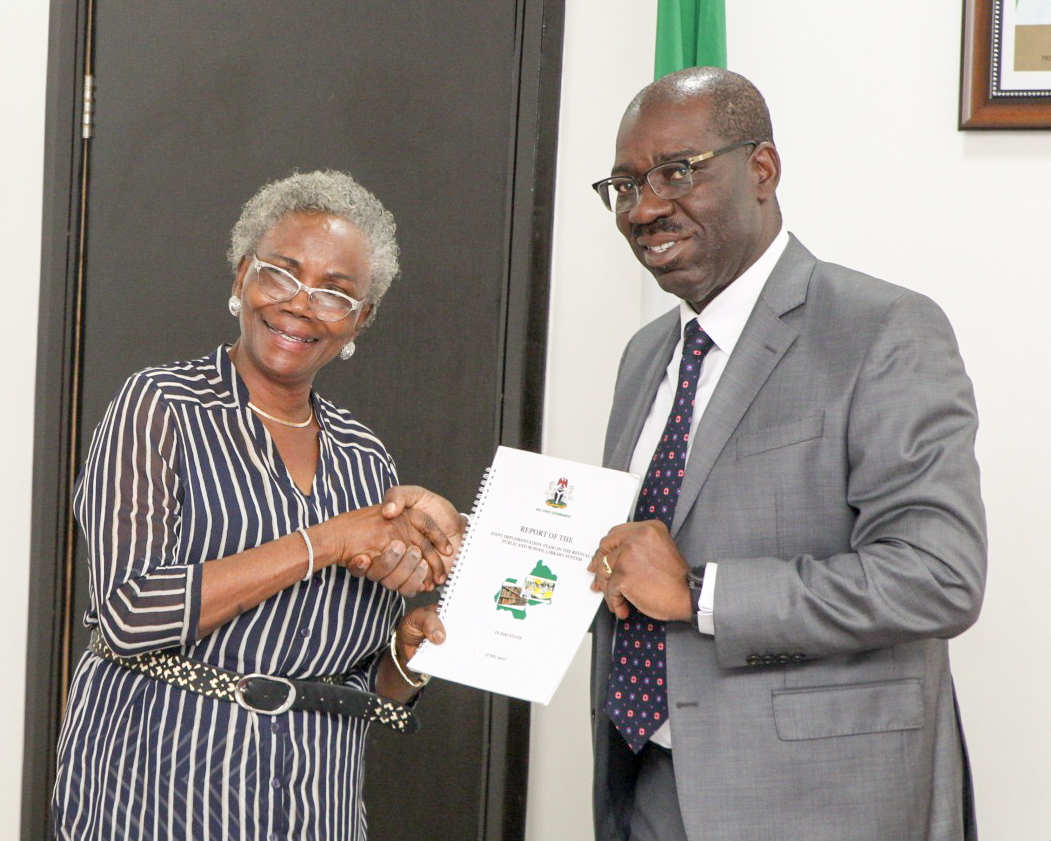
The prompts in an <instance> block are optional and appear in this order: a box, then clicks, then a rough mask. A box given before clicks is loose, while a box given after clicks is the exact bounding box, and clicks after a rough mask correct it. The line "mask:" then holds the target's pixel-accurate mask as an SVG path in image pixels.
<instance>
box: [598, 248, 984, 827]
mask: <svg viewBox="0 0 1051 841" xmlns="http://www.w3.org/2000/svg"><path fill="white" fill-rule="evenodd" d="M678 329H679V320H678V313H677V312H675V311H673V312H670V313H668V314H666V315H665V316H663V317H661V318H659V319H657V320H656V321H654V322H652V323H651V324H649V325H647V326H646V327H644V328H643V329H642V330H640V331H639V332H638V333H637V334H636V335H635V337H634V338H633V339H632V340H631V342H630V343H629V345H628V347H627V349H626V350H625V353H624V357H623V359H622V362H621V368H620V373H619V376H618V381H617V388H616V393H615V397H614V403H613V410H612V413H611V416H610V421H609V428H608V432H607V439H606V451H605V459H604V460H605V463H606V464H607V465H608V466H610V467H615V468H620V469H626V468H627V466H628V464H629V461H630V459H631V454H632V451H633V450H634V447H635V442H636V440H637V439H638V435H639V431H640V429H641V427H642V424H643V421H644V419H645V417H646V415H647V413H648V412H649V409H650V405H651V403H652V401H653V396H654V394H655V392H656V389H657V385H658V383H659V382H660V379H661V378H662V377H663V376H664V371H665V368H666V367H667V364H668V361H669V359H670V355H671V352H672V350H673V348H674V345H675V343H676V340H677V335H678ZM976 428H977V418H976V414H975V406H974V398H973V395H972V391H971V384H970V380H969V379H968V378H967V375H966V373H965V372H964V367H963V362H962V360H961V359H960V354H959V351H958V349H957V346H956V341H955V338H954V336H953V333H952V329H951V327H950V326H949V323H948V321H947V320H946V318H945V316H944V314H943V313H942V312H941V310H940V309H938V307H937V306H936V305H935V304H933V303H932V302H931V301H930V300H929V299H927V298H925V297H923V296H922V295H919V294H916V293H914V292H910V291H908V290H906V289H902V288H900V287H896V286H892V285H890V284H888V283H884V282H882V281H879V280H875V279H874V278H870V277H867V276H865V275H862V274H859V273H857V272H854V271H851V270H849V269H845V268H843V267H841V266H835V265H831V264H829V263H823V262H820V261H818V260H816V259H815V258H814V257H813V255H811V254H810V253H809V252H808V251H807V250H806V249H805V248H804V247H803V246H802V245H800V243H799V242H798V241H797V240H796V239H795V238H794V237H793V238H792V239H791V241H790V243H789V245H788V248H787V249H786V251H785V254H784V255H783V257H782V258H781V260H780V261H779V262H778V264H777V266H776V268H775V269H774V271H773V273H772V274H771V277H770V279H769V281H768V282H767V284H766V286H765V287H764V289H763V292H762V294H761V295H760V298H759V301H758V303H757V304H756V307H755V309H754V310H753V312H752V314H751V316H750V317H749V320H748V323H747V325H746V327H745V329H744V332H743V334H742V336H741V338H740V341H739V342H738V344H737V346H736V348H735V350H734V352H733V354H732V356H731V358H730V360H729V363H728V365H727V367H726V370H725V371H724V373H723V376H722V378H721V380H720V382H719V385H718V387H717V388H716V390H715V393H714V395H713V397H712V399H711V402H710V403H709V405H708V407H707V409H706V410H705V412H704V415H703V417H702V418H701V420H700V424H699V427H698V429H697V432H696V434H695V436H694V444H693V449H692V450H691V453H690V457H689V461H688V463H687V466H686V476H685V479H684V481H683V485H682V490H681V494H680V497H679V501H678V504H677V507H676V511H675V520H674V523H673V527H672V536H673V537H674V539H675V541H676V543H677V545H678V547H679V549H680V551H681V552H682V553H683V555H684V556H685V558H686V560H687V562H688V563H689V564H690V565H691V566H696V565H700V564H704V563H706V562H711V561H715V562H717V563H718V564H719V573H718V579H717V583H716V589H715V628H716V632H715V636H714V638H713V637H711V636H706V635H702V634H699V633H698V632H697V631H695V630H694V629H693V628H692V627H691V626H690V625H688V624H685V623H677V622H673V623H669V624H668V642H667V644H668V651H667V663H668V689H669V714H670V720H671V730H672V739H673V746H674V750H673V757H674V763H675V774H676V780H677V786H678V791H679V801H680V804H681V807H682V813H683V819H684V822H685V825H686V830H687V834H688V835H689V837H690V839H691V841H779V839H783V841H921V840H922V841H959V839H962V838H964V837H973V830H974V827H973V818H972V817H971V805H970V803H971V801H970V786H969V771H968V768H967V761H966V752H965V749H964V746H963V741H962V733H961V731H960V728H959V721H958V715H957V711H956V707H955V699H954V694H953V688H952V680H951V677H950V674H949V659H948V647H947V643H946V642H945V641H946V640H947V639H948V638H949V637H952V636H955V635H956V634H959V633H961V632H962V631H963V630H964V629H966V628H967V627H968V626H970V625H971V624H972V623H973V622H974V621H975V619H976V618H977V616H978V611H979V608H980V605H981V598H982V592H983V588H984V579H985V560H986V541H985V519H984V512H983V508H982V502H981V498H980V495H979V486H978V467H977V464H976V463H975V459H974V438H975V431H976ZM610 618H611V617H610V614H609V613H608V611H606V610H605V609H603V610H602V611H601V612H600V614H599V617H598V619H597V621H596V623H595V628H594V631H595V639H594V667H593V687H592V689H593V692H592V697H593V711H592V715H593V722H594V736H595V761H596V774H595V813H596V832H597V837H598V838H599V839H601V841H607V839H622V838H626V837H627V836H626V823H627V819H628V816H630V809H631V797H632V791H633V788H634V783H633V778H634V773H635V761H634V757H633V756H632V754H631V753H630V751H629V750H628V749H627V747H626V746H625V745H624V742H623V740H622V739H621V738H620V736H619V735H618V734H617V733H616V731H615V729H614V728H613V726H612V725H611V723H610V722H609V720H608V718H607V717H606V715H605V713H604V709H603V708H604V704H605V692H606V681H607V676H608V670H609V659H610V658H609V652H610V646H611V633H612V623H611V621H610Z"/></svg>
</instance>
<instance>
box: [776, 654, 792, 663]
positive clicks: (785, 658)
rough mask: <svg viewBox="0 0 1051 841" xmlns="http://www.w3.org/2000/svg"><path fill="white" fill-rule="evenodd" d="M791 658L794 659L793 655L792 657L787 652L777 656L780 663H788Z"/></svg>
mask: <svg viewBox="0 0 1051 841" xmlns="http://www.w3.org/2000/svg"><path fill="white" fill-rule="evenodd" d="M791 659H792V658H791V657H790V656H789V655H787V654H781V655H778V658H777V660H778V662H779V663H787V662H789V661H790V660H791Z"/></svg>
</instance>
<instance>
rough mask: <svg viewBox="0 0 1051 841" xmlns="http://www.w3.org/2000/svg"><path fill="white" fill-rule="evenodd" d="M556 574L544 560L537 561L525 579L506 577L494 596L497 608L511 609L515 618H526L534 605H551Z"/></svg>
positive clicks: (556, 578)
mask: <svg viewBox="0 0 1051 841" xmlns="http://www.w3.org/2000/svg"><path fill="white" fill-rule="evenodd" d="M557 580H558V576H557V575H555V574H554V573H553V572H552V571H551V570H550V569H548V568H547V566H546V565H545V564H544V562H543V561H537V562H536V566H535V567H533V571H532V572H531V573H529V574H528V575H527V576H525V579H524V580H523V581H520V580H519V579H517V578H505V579H504V583H503V584H502V585H500V590H499V592H497V594H496V595H495V596H494V597H493V601H495V602H496V609H497V610H507V611H510V613H511V615H512V616H514V618H515V619H525V618H526V613H527V611H528V610H529V608H531V607H533V606H534V605H538V604H540V605H549V604H551V599H552V597H553V596H554V593H555V582H556V581H557Z"/></svg>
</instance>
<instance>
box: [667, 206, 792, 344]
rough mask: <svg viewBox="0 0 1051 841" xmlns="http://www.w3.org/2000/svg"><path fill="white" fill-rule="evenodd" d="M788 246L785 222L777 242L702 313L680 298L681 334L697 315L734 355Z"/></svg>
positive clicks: (706, 328)
mask: <svg viewBox="0 0 1051 841" xmlns="http://www.w3.org/2000/svg"><path fill="white" fill-rule="evenodd" d="M787 247H788V231H787V230H786V229H785V228H784V226H782V228H781V230H780V231H779V232H778V234H777V236H776V237H774V239H773V242H771V243H770V245H768V246H767V248H766V251H764V252H763V253H762V254H761V255H760V257H759V259H758V260H756V261H755V262H754V263H752V265H750V266H749V267H748V268H747V269H745V270H744V272H743V273H742V274H741V276H740V277H738V278H737V280H735V281H734V282H733V283H731V284H730V285H729V286H727V287H726V288H725V289H724V290H723V291H722V292H720V293H719V294H718V295H716V296H715V300H713V301H712V302H711V303H710V304H708V306H706V307H705V308H704V309H703V310H702V311H701V312H700V313H699V314H698V313H696V312H694V311H693V307H691V306H690V305H689V304H688V303H687V302H686V301H680V302H679V335H680V336H681V335H682V330H683V329H685V327H686V324H687V323H688V322H689V321H690V320H691V319H694V318H696V319H697V321H698V323H699V324H700V325H701V329H703V330H704V332H705V333H707V334H708V336H709V337H710V338H711V340H712V341H713V342H715V346H716V347H717V348H719V350H721V351H722V352H723V353H725V354H727V355H730V354H731V353H732V352H733V349H734V347H735V346H736V345H737V340H738V339H739V338H741V333H742V332H744V326H745V324H746V323H747V322H748V316H750V315H751V314H752V310H753V309H755V303H756V301H758V300H759V294H760V293H761V292H762V291H763V287H764V286H765V285H766V281H767V280H769V278H770V273H771V272H772V271H773V270H774V266H776V265H777V261H778V260H780V259H781V255H782V254H784V251H785V248H787Z"/></svg>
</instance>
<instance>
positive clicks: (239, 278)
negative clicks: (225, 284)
mask: <svg viewBox="0 0 1051 841" xmlns="http://www.w3.org/2000/svg"><path fill="white" fill-rule="evenodd" d="M250 265H251V263H250V261H249V259H248V258H247V257H242V258H241V262H240V263H238V264H237V271H236V272H234V285H233V287H232V288H231V289H230V294H231V295H233V296H234V297H235V298H240V297H241V290H242V289H244V285H245V275H247V274H248V267H249V266H250Z"/></svg>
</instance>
